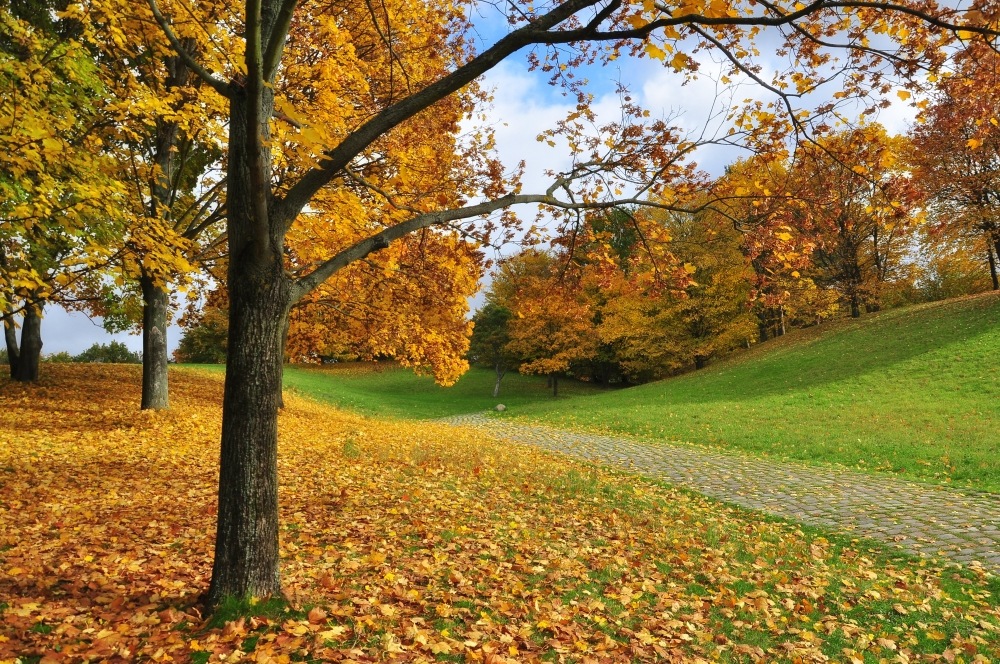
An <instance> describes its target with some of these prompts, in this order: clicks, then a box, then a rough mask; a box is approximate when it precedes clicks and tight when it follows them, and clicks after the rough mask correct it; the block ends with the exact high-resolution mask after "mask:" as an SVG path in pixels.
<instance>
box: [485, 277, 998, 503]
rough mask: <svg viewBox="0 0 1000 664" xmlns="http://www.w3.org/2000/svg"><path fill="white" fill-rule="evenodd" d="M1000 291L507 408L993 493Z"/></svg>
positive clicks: (567, 422)
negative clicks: (602, 389) (687, 369)
mask: <svg viewBox="0 0 1000 664" xmlns="http://www.w3.org/2000/svg"><path fill="white" fill-rule="evenodd" d="M998 369H1000V297H998V296H997V295H996V294H993V293H991V294H987V295H982V296H978V297H973V298H965V299H961V300H954V301H948V302H939V303H932V304H927V305H920V306H916V307H910V308H906V309H897V310H892V311H886V312H883V313H880V314H875V315H869V316H865V317H863V318H861V319H859V320H853V321H852V320H843V321H837V322H835V323H833V324H832V325H829V326H820V327H817V328H812V329H808V330H802V331H797V332H793V333H792V334H790V335H787V336H786V337H784V338H782V339H779V340H776V341H771V342H768V343H765V344H761V345H760V346H757V347H756V348H754V349H753V350H752V351H750V352H748V353H744V354H741V355H738V356H736V357H734V358H731V359H729V360H728V361H723V362H720V363H718V364H716V365H714V366H710V367H708V368H706V369H704V370H702V371H699V372H696V373H691V374H687V375H684V376H680V377H677V378H673V379H670V380H665V381H661V382H657V383H651V384H648V385H643V386H640V387H635V388H631V389H627V390H618V391H615V392H610V393H606V394H601V395H598V396H591V397H584V398H579V399H572V400H566V401H562V402H556V403H545V402H543V401H539V402H536V403H533V404H526V405H524V406H523V407H519V408H515V409H513V410H512V411H510V412H509V413H507V414H505V415H504V416H506V417H522V418H526V419H532V420H539V421H543V422H546V423H550V424H554V425H558V426H569V427H578V428H586V429H594V430H601V431H611V432H621V433H628V434H634V435H638V436H643V437H647V438H653V439H664V440H678V441H684V442H689V443H696V444H702V445H710V446H715V447H722V448H734V449H740V450H744V451H748V452H751V453H756V454H767V455H774V456H777V457H786V458H793V459H800V460H806V461H817V462H836V463H841V464H846V465H849V466H855V467H860V468H866V469H872V470H880V471H887V472H891V473H897V474H901V475H904V476H906V477H912V478H923V479H931V480H936V481H944V482H954V483H956V484H961V485H966V486H971V487H976V488H980V489H985V490H989V491H1000V428H998V427H1000V371H998Z"/></svg>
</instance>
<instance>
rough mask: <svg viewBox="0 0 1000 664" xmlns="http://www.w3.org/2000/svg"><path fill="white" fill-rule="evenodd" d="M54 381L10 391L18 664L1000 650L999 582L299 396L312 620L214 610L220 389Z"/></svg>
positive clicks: (286, 536)
mask: <svg viewBox="0 0 1000 664" xmlns="http://www.w3.org/2000/svg"><path fill="white" fill-rule="evenodd" d="M44 370H45V374H46V375H47V376H48V378H46V379H45V381H44V382H43V384H42V385H41V386H39V387H28V388H25V387H21V386H15V385H12V384H9V383H4V384H2V385H0V389H2V392H0V406H2V407H0V662H16V661H18V660H20V661H21V662H37V661H42V662H56V661H65V662H79V661H95V662H96V661H112V662H115V661H117V662H126V661H156V662H164V661H181V662H186V661H191V662H234V661H256V662H287V661H360V662H368V661H383V660H384V661H434V660H444V661H477V662H531V661H566V662H632V661H636V662H643V661H678V662H680V661H683V662H691V661H701V660H708V661H714V660H721V661H746V662H752V661H761V662H772V661H788V662H796V661H800V662H823V661H843V662H882V661H885V662H915V661H944V662H961V661H964V662H973V661H980V662H985V661H995V660H997V659H1000V627H998V625H1000V610H998V608H997V604H998V601H1000V600H998V594H1000V585H998V583H997V579H995V578H993V577H989V576H988V575H986V573H984V572H982V571H979V570H975V569H971V570H970V569H960V568H954V567H952V568H942V567H936V566H934V565H932V564H929V563H926V562H921V561H914V560H912V559H906V558H901V557H895V556H892V555H889V554H886V553H884V552H883V551H881V550H880V549H877V548H872V547H869V546H868V545H867V544H866V543H864V542H856V541H855V542H852V541H850V540H846V539H840V538H836V537H823V536H821V535H820V534H817V533H815V532H812V531H809V532H803V530H801V529H799V528H797V527H796V526H794V525H788V524H783V523H778V522H773V521H768V520H763V519H761V518H759V517H757V516H756V515H753V514H750V513H747V512H743V511H739V510H736V509H733V508H730V507H727V506H724V505H720V504H718V503H714V502H711V501H708V500H705V499H702V498H700V497H697V496H693V495H690V494H687V493H683V492H680V491H675V490H671V489H668V488H663V487H660V486H657V485H654V484H651V483H646V482H643V481H640V480H637V479H634V478H631V477H627V476H622V475H614V474H610V473H605V472H602V471H598V470H595V469H593V468H590V467H588V466H585V465H580V464H574V463H571V462H568V461H566V460H562V459H555V458H551V457H546V456H544V455H542V454H540V453H538V452H535V451H532V450H529V449H523V448H513V447H510V446H504V445H500V444H497V443H495V442H492V441H488V440H483V439H482V438H481V437H480V434H477V433H475V432H473V431H471V430H470V431H462V430H458V429H452V428H450V427H444V426H443V425H436V424H431V423H413V422H403V421H393V422H379V421H375V420H365V419H362V418H360V417H357V416H353V415H347V414H344V413H341V412H337V411H334V410H331V409H329V408H327V407H325V406H320V405H316V404H313V403H310V402H307V401H304V400H300V399H296V398H290V399H288V407H287V408H286V410H285V412H284V413H283V414H282V420H281V443H280V463H281V482H282V485H281V490H282V528H281V533H282V551H283V556H284V559H283V570H284V582H285V586H286V588H287V592H288V596H289V599H290V600H291V607H290V608H285V607H280V606H276V607H271V606H268V605H265V604H259V605H256V606H254V607H253V611H252V613H256V614H257V616H256V617H249V616H246V615H243V616H241V615H240V613H241V611H237V610H236V609H239V608H241V607H225V608H224V610H223V611H222V612H221V613H220V614H218V615H217V616H216V617H215V618H214V619H212V620H208V619H206V617H205V616H204V615H203V613H202V611H201V610H200V609H199V606H198V603H197V600H198V597H199V594H200V593H201V592H203V591H204V590H205V589H206V588H207V584H208V575H209V572H210V563H211V544H212V535H213V520H214V484H215V480H216V472H217V461H216V457H217V440H218V437H219V408H218V405H217V404H218V403H219V400H220V392H221V384H220V383H219V381H218V380H217V378H215V377H212V376H206V375H203V374H196V373H191V372H177V373H174V374H173V375H172V380H173V382H172V405H173V408H172V410H170V411H169V412H166V413H140V412H139V411H138V397H137V394H138V387H139V382H138V380H139V376H138V373H137V370H136V369H134V368H132V367H115V366H85V365H84V366H81V365H63V366H46V367H44ZM242 613H246V612H245V611H243V612H242Z"/></svg>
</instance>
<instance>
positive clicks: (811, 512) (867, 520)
mask: <svg viewBox="0 0 1000 664" xmlns="http://www.w3.org/2000/svg"><path fill="white" fill-rule="evenodd" d="M444 421H446V422H448V423H451V424H458V425H465V426H474V427H479V428H482V429H485V430H487V431H489V432H490V433H491V434H493V435H494V436H496V437H497V438H500V439H503V440H509V441H512V442H516V443H523V444H528V445H535V446H537V447H542V448H545V449H548V450H552V451H555V452H561V453H563V454H567V455H569V456H573V457H577V458H583V459H586V460H590V461H596V462H599V463H606V464H612V465H617V466H620V467H622V468H624V469H626V470H628V471H631V472H635V473H639V474H641V475H646V476H648V477H652V478H655V479H659V480H663V481H665V482H668V483H670V484H674V485H677V486H683V487H687V488H689V489H693V490H695V491H698V492H699V493H702V494H705V495H707V496H712V497H714V498H718V499H720V500H724V501H727V502H730V503H735V504H738V505H742V506H744V507H749V508H752V509H757V510H761V511H764V512H768V513H770V514H774V515H777V516H781V517H784V518H787V519H792V520H794V521H798V522H800V523H805V524H810V525H817V526H825V527H829V528H833V529H836V530H840V531H848V532H851V533H854V534H857V535H862V536H865V537H871V538H873V539H879V540H882V541H885V542H889V543H893V544H895V545H897V546H899V547H901V548H903V549H906V550H907V551H909V552H911V553H917V554H921V555H930V556H944V557H947V558H950V559H951V560H953V561H955V562H959V563H963V564H973V563H980V564H982V565H983V566H984V567H985V568H987V569H989V570H991V571H993V572H995V573H1000V495H994V494H989V493H978V492H968V493H966V492H962V491H959V490H956V489H952V488H949V487H938V486H934V485H929V484H918V483H914V482H907V481H903V480H899V479H896V478H894V477H888V476H881V475H870V474H865V473H860V472H856V471H852V470H849V469H846V468H838V467H835V466H822V467H820V466H809V465H805V464H798V463H794V462H785V461H781V462H777V461H773V460H768V459H759V458H754V457H750V456H746V455H742V454H738V453H735V452H722V451H714V450H710V449H705V448H696V447H693V446H683V445H671V444H669V443H663V442H657V443H649V442H643V441H642V440H639V439H634V438H625V437H612V436H604V435H598V434H591V433H583V432H576V431H567V430H563V429H555V428H551V427H545V426H536V425H528V424H520V423H516V422H511V421H510V420H501V419H495V418H491V417H486V416H484V415H482V414H470V415H459V416H455V417H450V418H446V419H445V420H444Z"/></svg>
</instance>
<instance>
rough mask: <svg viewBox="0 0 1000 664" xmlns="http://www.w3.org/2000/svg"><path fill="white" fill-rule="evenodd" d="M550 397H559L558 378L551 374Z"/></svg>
mask: <svg viewBox="0 0 1000 664" xmlns="http://www.w3.org/2000/svg"><path fill="white" fill-rule="evenodd" d="M551 378H552V396H554V397H557V396H559V376H557V375H555V374H552V376H551Z"/></svg>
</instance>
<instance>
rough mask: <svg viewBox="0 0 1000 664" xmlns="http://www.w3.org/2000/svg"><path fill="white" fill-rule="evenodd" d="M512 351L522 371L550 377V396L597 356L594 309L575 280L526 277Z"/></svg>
mask: <svg viewBox="0 0 1000 664" xmlns="http://www.w3.org/2000/svg"><path fill="white" fill-rule="evenodd" d="M512 311H513V312H514V316H513V317H512V318H511V324H510V342H509V343H508V344H507V350H508V352H510V353H512V354H514V355H516V356H517V357H519V358H520V359H521V362H520V368H519V371H521V372H522V373H529V374H542V375H544V376H548V377H549V380H550V382H551V384H552V396H554V397H555V396H559V377H560V376H563V375H566V374H568V373H570V372H571V370H572V368H573V366H574V364H578V363H581V362H585V361H587V360H590V359H592V358H593V357H594V355H595V354H596V353H597V341H598V340H597V331H596V327H595V324H594V313H595V312H594V310H593V308H592V307H591V305H590V302H589V301H588V299H587V297H586V293H584V292H583V290H582V289H581V288H580V284H579V282H578V280H577V278H575V277H574V276H567V275H559V274H558V273H555V274H552V275H550V276H549V277H548V278H541V277H528V278H526V279H525V281H524V282H523V283H522V284H521V286H520V288H519V289H518V292H517V295H516V296H515V298H514V303H513V307H512Z"/></svg>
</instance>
